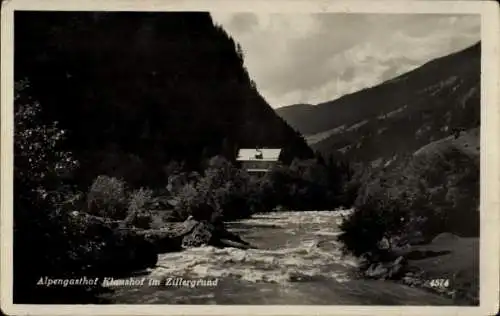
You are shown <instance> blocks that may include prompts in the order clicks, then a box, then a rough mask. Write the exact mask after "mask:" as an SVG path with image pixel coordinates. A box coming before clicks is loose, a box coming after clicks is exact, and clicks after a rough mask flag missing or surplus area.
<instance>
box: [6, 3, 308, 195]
mask: <svg viewBox="0 0 500 316" xmlns="http://www.w3.org/2000/svg"><path fill="white" fill-rule="evenodd" d="M15 20H16V28H15V45H16V49H15V77H16V78H15V79H16V80H17V81H19V80H24V79H27V80H28V81H29V83H30V87H31V89H30V90H29V92H28V93H29V94H30V95H31V96H32V97H33V99H34V100H37V101H38V102H39V103H40V104H41V105H42V106H43V111H42V114H43V115H44V120H45V121H46V122H52V121H58V122H59V126H60V127H61V128H62V129H63V130H66V131H67V135H66V136H67V141H66V143H65V144H64V149H67V150H70V151H71V152H73V153H74V155H75V158H76V159H77V160H78V161H79V162H80V168H79V169H78V175H77V179H78V181H79V182H82V183H83V184H85V185H88V184H89V183H90V181H91V180H92V179H94V178H95V177H96V176H97V175H100V174H108V175H111V176H118V177H122V178H125V179H126V180H127V181H129V182H130V183H132V184H136V185H138V184H140V183H144V181H146V182H148V183H149V184H151V185H152V184H153V183H162V182H163V181H164V173H163V171H162V169H163V168H164V166H165V165H167V164H168V162H169V161H171V160H173V159H174V160H178V161H184V162H186V163H187V164H188V165H189V166H190V167H191V168H197V167H198V166H199V164H200V161H201V160H202V158H208V157H211V156H213V155H215V154H219V153H224V154H225V155H226V156H227V157H228V158H232V156H233V155H234V154H235V151H236V149H237V148H238V147H255V146H267V147H280V148H281V147H284V148H285V151H284V157H283V159H284V160H290V158H291V157H292V156H298V157H310V156H311V151H310V149H309V148H308V147H307V145H306V143H305V142H304V141H303V139H302V138H301V137H300V136H299V134H298V133H296V132H294V131H293V130H292V129H291V128H290V127H289V126H288V125H287V124H286V123H285V122H284V121H283V120H282V119H281V118H280V117H278V116H277V115H276V114H275V113H274V111H273V110H272V108H271V107H269V105H268V104H267V103H266V101H265V100H264V99H263V98H262V97H261V95H260V94H259V93H258V91H257V88H256V86H255V84H254V83H253V81H252V80H251V79H250V78H249V75H248V73H247V71H246V69H245V67H244V65H243V58H244V56H243V55H244V53H243V51H242V49H241V47H240V46H239V45H238V44H237V43H235V41H234V40H233V39H232V38H231V37H230V36H229V35H228V34H227V33H226V32H225V31H224V30H223V29H222V28H221V27H219V26H216V25H214V23H213V21H212V19H211V17H210V15H209V14H208V13H132V12H129V13H127V12H121V13H116V12H115V13H106V12H80V13H72V14H66V13H64V12H45V13H40V12H36V13H34V12H16V15H15Z"/></svg>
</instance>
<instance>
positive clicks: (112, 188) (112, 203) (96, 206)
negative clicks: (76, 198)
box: [87, 175, 128, 219]
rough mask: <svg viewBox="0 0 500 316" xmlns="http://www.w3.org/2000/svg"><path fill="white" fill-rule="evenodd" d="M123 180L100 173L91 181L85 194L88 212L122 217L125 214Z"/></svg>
mask: <svg viewBox="0 0 500 316" xmlns="http://www.w3.org/2000/svg"><path fill="white" fill-rule="evenodd" d="M125 189H126V188H125V182H124V181H122V180H119V179H116V178H112V177H109V176H105V175H101V176H98V177H97V178H96V179H95V180H94V182H93V183H92V185H91V187H90V190H89V193H88V195H87V207H88V212H89V213H90V214H94V215H98V216H103V217H109V218H113V219H124V218H125V217H126V216H127V206H128V205H127V204H128V203H127V196H126V192H125Z"/></svg>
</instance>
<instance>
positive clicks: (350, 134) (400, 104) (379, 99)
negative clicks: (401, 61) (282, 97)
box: [277, 43, 481, 162]
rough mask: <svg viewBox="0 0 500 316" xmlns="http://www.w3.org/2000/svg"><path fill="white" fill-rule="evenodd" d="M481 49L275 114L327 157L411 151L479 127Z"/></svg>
mask: <svg viewBox="0 0 500 316" xmlns="http://www.w3.org/2000/svg"><path fill="white" fill-rule="evenodd" d="M480 48H481V47H480V43H478V44H475V45H474V46H472V47H469V48H467V49H465V50H463V51H460V52H457V53H453V54H451V55H448V56H445V57H442V58H438V59H435V60H433V61H431V62H429V63H427V64H425V65H423V66H421V67H419V68H417V69H415V70H413V71H410V72H408V73H406V74H403V75H401V76H399V77H396V78H394V79H392V80H389V81H387V82H385V83H383V84H380V85H378V86H375V87H372V88H368V89H365V90H361V91H359V92H356V93H353V94H349V95H346V96H343V97H341V98H339V99H337V100H334V101H330V102H326V103H322V104H319V105H316V106H304V105H300V106H290V107H287V108H283V109H279V110H278V111H277V113H278V114H279V115H281V116H282V117H283V118H284V119H285V120H287V121H288V122H289V123H290V124H291V125H292V126H294V128H297V129H298V130H299V131H301V132H302V133H303V134H304V135H305V137H306V139H307V140H308V142H309V144H310V145H311V146H312V148H313V149H315V150H319V151H321V152H322V153H324V154H327V155H329V154H333V155H336V156H342V157H345V158H347V159H349V160H350V161H360V162H377V161H378V162H381V161H387V160H391V159H394V158H396V157H397V156H402V155H405V154H411V153H413V152H415V151H416V150H418V149H419V148H420V147H422V146H425V145H427V144H429V143H431V142H434V141H437V140H438V139H441V138H445V137H448V136H450V135H455V134H456V135H457V136H458V135H459V133H460V132H461V131H466V130H468V129H472V128H477V127H479V123H480V103H479V100H480V60H481V49H480ZM299 117H300V120H299V121H298V118H299Z"/></svg>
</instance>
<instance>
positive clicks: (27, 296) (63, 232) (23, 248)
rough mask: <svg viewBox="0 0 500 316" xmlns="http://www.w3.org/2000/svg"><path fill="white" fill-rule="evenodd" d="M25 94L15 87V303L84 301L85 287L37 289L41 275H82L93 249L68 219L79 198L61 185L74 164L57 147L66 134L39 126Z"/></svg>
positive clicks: (23, 87) (24, 86) (35, 107)
mask: <svg viewBox="0 0 500 316" xmlns="http://www.w3.org/2000/svg"><path fill="white" fill-rule="evenodd" d="M27 90H29V83H28V82H26V81H20V82H17V83H16V84H15V98H14V110H15V115H14V123H15V129H14V302H15V303H22V302H31V303H33V302H54V301H59V302H61V301H80V302H81V301H83V300H89V299H91V298H92V297H93V296H92V293H91V292H92V291H88V290H89V289H87V288H83V287H82V288H73V289H64V290H63V291H61V290H57V289H53V290H43V287H37V286H36V283H37V281H38V280H39V278H40V277H41V276H59V277H70V276H72V275H74V274H75V273H77V272H80V271H85V267H86V261H85V259H84V258H85V257H86V251H87V250H88V249H89V248H93V247H98V246H97V244H96V243H93V242H92V241H91V238H89V237H91V236H87V235H85V232H84V228H85V226H84V225H83V224H81V223H79V224H74V223H72V222H71V218H70V216H69V212H70V211H73V210H74V208H75V207H78V204H79V201H80V199H81V196H82V194H81V193H80V192H77V191H75V189H74V188H73V187H71V186H69V185H68V184H66V183H64V181H63V178H64V176H65V175H68V174H70V173H71V172H73V171H74V170H75V168H76V167H77V166H78V164H77V162H76V161H75V160H74V159H73V158H72V155H71V153H70V152H67V151H62V150H61V149H60V144H61V142H62V141H63V139H64V135H65V132H64V130H62V129H60V128H58V126H57V124H56V123H52V124H41V123H40V113H41V106H40V104H39V103H38V102H36V101H34V100H32V99H31V98H30V97H29V95H28V94H27ZM33 260H36V264H33Z"/></svg>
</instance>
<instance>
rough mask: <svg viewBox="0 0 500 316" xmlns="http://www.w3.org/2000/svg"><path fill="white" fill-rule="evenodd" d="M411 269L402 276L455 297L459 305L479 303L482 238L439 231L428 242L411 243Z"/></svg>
mask: <svg viewBox="0 0 500 316" xmlns="http://www.w3.org/2000/svg"><path fill="white" fill-rule="evenodd" d="M406 258H407V259H408V261H407V267H406V268H405V270H406V271H408V272H407V273H406V274H405V275H404V276H403V277H401V278H400V279H399V281H400V282H403V283H404V284H406V285H409V286H417V287H421V288H425V289H428V290H430V291H432V292H435V293H439V294H441V295H443V296H446V297H449V298H451V299H453V301H454V302H455V304H457V305H477V304H479V273H478V272H479V239H478V238H460V237H457V236H454V235H447V234H443V235H439V236H437V237H436V238H435V240H434V241H433V242H431V243H430V244H428V245H419V246H412V247H411V251H410V252H409V253H408V254H407V255H406Z"/></svg>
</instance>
